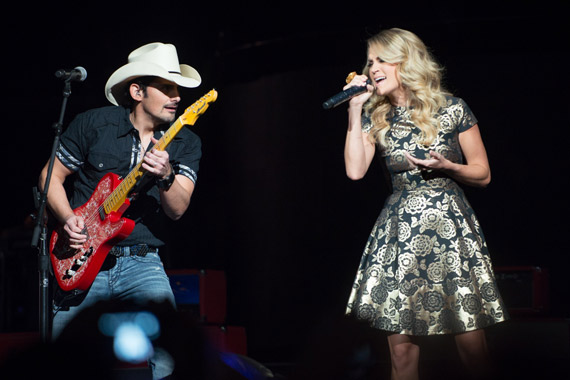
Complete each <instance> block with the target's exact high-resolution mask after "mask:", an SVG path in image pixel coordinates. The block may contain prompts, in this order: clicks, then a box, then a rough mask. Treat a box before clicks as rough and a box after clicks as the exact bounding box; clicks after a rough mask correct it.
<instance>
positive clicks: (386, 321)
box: [345, 29, 507, 379]
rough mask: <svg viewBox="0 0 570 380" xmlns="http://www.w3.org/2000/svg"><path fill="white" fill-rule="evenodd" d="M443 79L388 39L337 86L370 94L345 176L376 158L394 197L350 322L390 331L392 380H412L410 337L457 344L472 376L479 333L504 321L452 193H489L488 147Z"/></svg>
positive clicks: (358, 109) (410, 43)
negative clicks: (472, 189)
mask: <svg viewBox="0 0 570 380" xmlns="http://www.w3.org/2000/svg"><path fill="white" fill-rule="evenodd" d="M441 71H442V68H441V67H440V66H439V65H438V64H437V63H436V62H435V60H434V59H433V58H432V57H431V55H430V53H429V52H428V50H427V48H426V46H425V45H424V44H423V42H422V41H421V40H420V39H419V38H418V37H417V36H416V35H414V34H413V33H411V32H409V31H405V30H402V29H389V30H384V31H382V32H380V33H379V34H378V35H376V36H374V37H372V38H371V39H369V41H368V63H367V65H366V67H365V70H364V74H363V75H356V76H354V78H353V79H352V80H350V83H349V84H348V85H347V86H345V89H346V88H349V87H351V86H367V89H368V91H367V92H365V93H363V94H360V95H358V96H356V97H353V98H352V99H351V100H350V102H349V108H348V115H349V117H348V121H349V122H348V132H347V136H346V143H345V166H346V172H347V175H348V177H349V178H351V179H353V180H358V179H360V178H362V177H363V176H364V175H365V174H366V172H367V171H368V168H369V167H370V163H371V161H372V158H373V157H374V154H375V151H376V148H378V151H379V152H380V154H381V155H382V157H383V158H384V160H385V164H386V166H387V168H388V170H389V172H390V175H391V180H392V188H393V193H392V194H391V195H390V196H389V197H388V199H387V200H386V202H385V205H384V208H383V210H382V212H381V214H380V216H379V218H378V220H377V221H376V224H375V225H374V228H373V230H372V233H371V234H370V237H369V239H368V242H367V244H366V247H365V250H364V254H363V256H362V260H361V262H360V266H359V268H358V271H357V274H356V279H355V282H354V286H353V289H352V292H351V294H350V299H349V302H348V307H347V314H349V315H352V316H354V317H356V318H358V319H360V320H366V321H368V322H369V323H370V324H371V325H372V326H374V327H376V328H378V329H381V330H385V331H388V332H390V333H391V334H390V335H389V336H388V343H389V348H390V354H391V362H392V378H393V379H414V378H418V362H419V346H418V344H417V341H416V339H415V337H416V336H425V335H434V334H454V335H455V341H456V343H457V347H458V351H459V355H460V357H461V359H462V361H463V362H464V363H465V364H466V365H467V367H468V368H469V369H470V371H471V372H472V373H473V374H477V373H481V372H482V371H483V369H484V368H487V367H486V364H487V345H486V339H485V333H484V330H482V328H484V327H487V326H490V325H492V324H495V323H498V322H500V321H504V320H505V319H506V318H507V316H506V310H505V307H504V305H503V302H502V300H501V297H500V295H499V293H498V291H497V287H496V282H495V279H494V276H493V270H492V265H491V261H490V257H489V253H488V251H487V245H486V243H485V238H484V236H483V233H482V231H481V229H480V227H479V223H478V221H477V218H476V217H475V214H474V212H473V210H472V209H471V206H470V205H469V203H468V201H467V199H466V198H465V195H464V193H463V191H462V190H461V188H460V187H459V186H458V184H457V182H460V183H463V184H467V185H472V186H479V187H485V186H486V185H487V184H488V183H489V181H490V179H491V174H490V169H489V163H488V160H487V155H486V151H485V147H484V145H483V142H482V140H481V135H480V132H479V127H478V125H477V120H476V119H475V116H474V115H473V114H472V113H471V111H470V109H469V107H468V106H467V104H466V103H465V102H464V101H463V100H462V99H460V98H456V97H453V96H452V95H451V94H449V93H447V92H446V91H445V90H444V89H443V88H442V87H441ZM347 80H349V79H347ZM367 80H370V81H371V82H368V83H372V84H367V83H366V81H367Z"/></svg>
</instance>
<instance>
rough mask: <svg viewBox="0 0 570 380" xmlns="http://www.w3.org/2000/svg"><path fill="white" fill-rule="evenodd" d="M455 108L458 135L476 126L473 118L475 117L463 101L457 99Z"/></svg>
mask: <svg viewBox="0 0 570 380" xmlns="http://www.w3.org/2000/svg"><path fill="white" fill-rule="evenodd" d="M456 106H457V112H458V113H457V115H458V116H459V120H458V123H457V129H458V131H459V132H460V133H461V132H465V131H466V130H468V129H469V128H471V127H473V126H474V125H475V124H477V118H476V117H475V115H474V114H473V112H472V111H471V109H470V108H469V106H468V105H467V103H465V101H464V100H463V99H461V98H458V99H457V105H456Z"/></svg>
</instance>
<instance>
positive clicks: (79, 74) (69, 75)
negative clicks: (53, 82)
mask: <svg viewBox="0 0 570 380" xmlns="http://www.w3.org/2000/svg"><path fill="white" fill-rule="evenodd" d="M55 76H56V77H58V78H59V79H63V80H66V81H78V82H83V81H84V80H85V79H86V78H87V70H85V69H84V68H83V67H81V66H77V67H76V68H74V69H73V70H70V71H67V70H63V69H62V70H57V71H56V72H55Z"/></svg>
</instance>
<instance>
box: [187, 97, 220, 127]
mask: <svg viewBox="0 0 570 380" xmlns="http://www.w3.org/2000/svg"><path fill="white" fill-rule="evenodd" d="M216 99H218V92H217V91H216V90H210V91H209V92H208V93H207V94H206V95H204V96H202V97H201V98H200V99H198V100H197V101H196V102H194V104H192V105H191V106H190V107H188V108H186V110H185V111H184V114H182V115H181V116H180V117H179V118H178V120H179V121H180V123H182V124H183V125H194V123H195V122H196V119H198V117H199V116H200V115H202V114H203V113H204V112H206V109H208V107H209V105H210V103H213V102H215V101H216Z"/></svg>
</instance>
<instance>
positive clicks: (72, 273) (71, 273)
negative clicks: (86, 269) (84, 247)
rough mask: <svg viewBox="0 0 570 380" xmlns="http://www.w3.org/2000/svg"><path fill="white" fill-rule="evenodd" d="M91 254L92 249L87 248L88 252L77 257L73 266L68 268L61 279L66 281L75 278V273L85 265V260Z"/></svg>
mask: <svg viewBox="0 0 570 380" xmlns="http://www.w3.org/2000/svg"><path fill="white" fill-rule="evenodd" d="M92 254H93V247H89V250H88V251H87V252H85V253H84V254H83V255H81V257H79V258H77V259H75V260H74V261H73V265H72V266H71V268H69V269H67V270H66V271H65V274H64V275H63V277H62V278H63V279H64V280H68V279H70V278H72V277H73V276H75V274H76V273H77V271H78V270H79V269H80V268H81V267H82V266H83V264H85V262H86V261H87V259H88V258H89V257H90V256H91V255H92Z"/></svg>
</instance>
